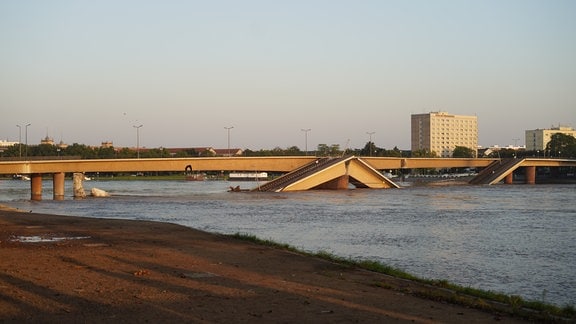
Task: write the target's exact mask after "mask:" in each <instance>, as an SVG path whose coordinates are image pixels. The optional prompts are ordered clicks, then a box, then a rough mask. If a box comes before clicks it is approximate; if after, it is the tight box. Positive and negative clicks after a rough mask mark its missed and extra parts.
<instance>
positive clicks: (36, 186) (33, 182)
mask: <svg viewBox="0 0 576 324" xmlns="http://www.w3.org/2000/svg"><path fill="white" fill-rule="evenodd" d="M30 199H31V200H42V173H32V174H31V175H30Z"/></svg>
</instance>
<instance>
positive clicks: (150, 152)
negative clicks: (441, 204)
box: [0, 133, 576, 159]
mask: <svg viewBox="0 0 576 324" xmlns="http://www.w3.org/2000/svg"><path fill="white" fill-rule="evenodd" d="M0 153H1V155H0V157H1V158H3V159H19V158H22V157H27V158H30V157H32V158H42V157H44V158H46V157H49V158H52V159H54V158H63V157H67V158H69V157H75V158H79V159H128V158H136V157H138V156H139V157H141V158H171V157H198V156H212V155H211V154H210V153H209V151H205V152H196V150H194V149H184V150H180V151H178V152H170V151H169V150H167V149H166V148H153V149H140V151H139V152H138V151H136V150H135V149H133V148H119V149H116V148H114V147H94V146H87V145H84V144H78V143H74V144H72V145H69V146H67V147H59V146H56V145H51V144H40V145H28V146H26V145H24V144H16V145H13V146H10V147H4V148H0ZM242 155H243V156H300V155H302V156H303V155H312V156H344V155H355V156H373V157H427V158H433V157H438V154H437V153H436V152H434V151H428V150H417V151H404V150H400V149H398V147H394V148H392V149H385V148H381V147H378V146H376V145H375V144H374V142H371V141H369V142H367V143H366V145H364V147H363V148H360V149H347V148H346V149H342V148H341V147H340V145H338V144H332V145H328V144H318V146H317V147H316V150H315V151H311V152H305V151H302V150H300V148H298V147H297V146H291V147H288V148H285V149H283V148H280V147H275V148H273V149H261V150H250V149H246V150H244V152H243V154H242ZM477 155H478V152H477V151H476V150H473V149H471V148H467V147H463V146H457V147H456V148H455V149H454V151H453V153H452V157H455V158H473V157H476V156H477ZM486 157H492V158H513V157H517V158H520V157H557V158H559V157H563V158H576V138H575V137H574V136H571V135H566V134H562V133H556V134H554V135H552V136H551V139H550V142H548V144H547V145H546V148H545V150H543V151H526V150H514V149H500V150H497V151H493V152H492V153H490V154H489V155H487V156H486Z"/></svg>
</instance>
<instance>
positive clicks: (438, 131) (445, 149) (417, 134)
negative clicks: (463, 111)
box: [411, 111, 478, 157]
mask: <svg viewBox="0 0 576 324" xmlns="http://www.w3.org/2000/svg"><path fill="white" fill-rule="evenodd" d="M411 119H412V121H411V129H412V143H411V144H412V151H418V150H428V151H432V152H435V153H436V154H437V155H438V156H440V157H451V156H452V152H453V151H454V149H455V148H456V146H463V147H467V148H470V149H472V150H473V151H474V152H476V151H477V149H478V117H476V116H463V115H452V114H449V113H447V112H442V111H439V112H430V113H426V114H414V115H412V118H411Z"/></svg>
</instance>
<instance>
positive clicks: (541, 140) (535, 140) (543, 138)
mask: <svg viewBox="0 0 576 324" xmlns="http://www.w3.org/2000/svg"><path fill="white" fill-rule="evenodd" d="M557 133H562V134H566V135H571V136H574V137H576V130H574V129H572V128H571V127H565V126H558V127H552V128H549V129H534V130H527V131H526V132H525V137H526V138H525V139H526V141H525V143H526V151H544V149H545V148H546V145H547V144H548V143H549V142H550V139H551V137H552V135H554V134H557Z"/></svg>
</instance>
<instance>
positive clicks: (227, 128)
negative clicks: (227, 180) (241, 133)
mask: <svg viewBox="0 0 576 324" xmlns="http://www.w3.org/2000/svg"><path fill="white" fill-rule="evenodd" d="M232 128H234V126H229V127H224V129H225V130H227V131H228V157H231V156H232V154H230V130H231V129H232Z"/></svg>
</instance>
